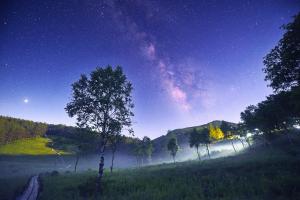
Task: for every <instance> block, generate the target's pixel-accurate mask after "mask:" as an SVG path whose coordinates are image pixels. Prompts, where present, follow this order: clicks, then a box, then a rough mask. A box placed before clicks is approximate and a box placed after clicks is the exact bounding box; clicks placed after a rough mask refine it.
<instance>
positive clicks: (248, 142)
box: [246, 138, 252, 149]
mask: <svg viewBox="0 0 300 200" xmlns="http://www.w3.org/2000/svg"><path fill="white" fill-rule="evenodd" d="M246 142H247V144H248V146H249V148H250V149H252V146H251V144H250V141H249V138H247V139H246Z"/></svg>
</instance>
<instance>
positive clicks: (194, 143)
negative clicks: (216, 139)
mask: <svg viewBox="0 0 300 200" xmlns="http://www.w3.org/2000/svg"><path fill="white" fill-rule="evenodd" d="M201 139H202V136H201V134H200V132H198V131H197V129H196V128H194V129H193V130H192V132H191V133H190V137H189V143H190V147H191V148H192V147H195V148H196V151H197V155H198V159H199V160H201V157H200V152H199V147H200V145H201V142H202V141H201Z"/></svg>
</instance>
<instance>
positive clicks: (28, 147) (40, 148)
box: [0, 137, 71, 155]
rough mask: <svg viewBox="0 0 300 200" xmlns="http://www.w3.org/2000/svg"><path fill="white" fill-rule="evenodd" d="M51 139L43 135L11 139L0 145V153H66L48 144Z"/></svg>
mask: <svg viewBox="0 0 300 200" xmlns="http://www.w3.org/2000/svg"><path fill="white" fill-rule="evenodd" d="M49 144H51V139H48V138H43V137H35V138H26V139H20V140H16V141H13V142H11V143H9V144H5V145H2V146H0V154H5V155H55V154H57V153H59V154H68V153H71V152H65V151H60V150H55V149H53V148H51V147H50V146H49Z"/></svg>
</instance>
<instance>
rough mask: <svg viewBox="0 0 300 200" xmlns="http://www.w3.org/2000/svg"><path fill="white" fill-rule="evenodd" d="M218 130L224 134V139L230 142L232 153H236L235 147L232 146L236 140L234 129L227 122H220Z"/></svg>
mask: <svg viewBox="0 0 300 200" xmlns="http://www.w3.org/2000/svg"><path fill="white" fill-rule="evenodd" d="M220 129H221V130H222V131H223V133H224V138H225V139H227V140H230V141H231V145H232V148H233V150H234V152H236V149H235V146H234V144H233V140H234V139H236V135H235V134H234V129H233V127H231V126H230V125H229V124H228V123H227V122H225V121H222V124H221V126H220Z"/></svg>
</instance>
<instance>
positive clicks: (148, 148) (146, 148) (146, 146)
mask: <svg viewBox="0 0 300 200" xmlns="http://www.w3.org/2000/svg"><path fill="white" fill-rule="evenodd" d="M142 148H143V154H144V155H145V156H146V157H147V160H148V163H150V162H151V160H152V157H151V156H152V152H153V145H152V142H151V139H150V138H149V137H147V136H145V137H144V138H143V140H142Z"/></svg>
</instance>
